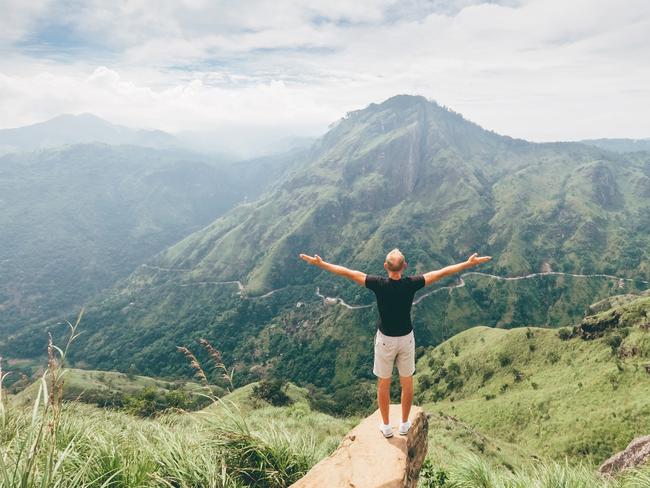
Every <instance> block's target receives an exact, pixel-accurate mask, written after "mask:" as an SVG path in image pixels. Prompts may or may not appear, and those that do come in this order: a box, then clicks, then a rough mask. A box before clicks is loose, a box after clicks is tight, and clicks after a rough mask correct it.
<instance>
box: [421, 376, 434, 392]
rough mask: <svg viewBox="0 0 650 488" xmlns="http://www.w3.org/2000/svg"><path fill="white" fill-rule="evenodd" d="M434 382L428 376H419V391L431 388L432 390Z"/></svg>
mask: <svg viewBox="0 0 650 488" xmlns="http://www.w3.org/2000/svg"><path fill="white" fill-rule="evenodd" d="M431 385H432V381H431V376H430V375H428V374H421V375H418V390H419V391H426V390H428V389H429V388H431Z"/></svg>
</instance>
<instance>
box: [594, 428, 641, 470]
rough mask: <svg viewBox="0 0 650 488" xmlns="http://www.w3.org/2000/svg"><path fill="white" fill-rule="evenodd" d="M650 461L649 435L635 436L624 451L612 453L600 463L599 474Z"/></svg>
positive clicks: (633, 466)
mask: <svg viewBox="0 0 650 488" xmlns="http://www.w3.org/2000/svg"><path fill="white" fill-rule="evenodd" d="M649 461H650V435H646V436H643V437H637V438H636V439H634V440H633V441H632V442H630V443H629V444H628V446H627V447H626V448H625V450H624V451H621V452H619V453H617V454H614V455H613V456H612V457H611V458H609V459H608V460H607V461H605V462H604V463H603V464H601V465H600V467H599V468H598V471H599V472H600V473H601V474H605V475H613V474H616V473H618V472H620V471H623V470H624V469H629V468H638V467H639V466H641V465H643V464H645V463H647V462H649Z"/></svg>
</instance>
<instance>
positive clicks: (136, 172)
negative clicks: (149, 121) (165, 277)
mask: <svg viewBox="0 0 650 488" xmlns="http://www.w3.org/2000/svg"><path fill="white" fill-rule="evenodd" d="M294 157H295V154H292V155H287V156H282V157H280V156H278V157H274V158H268V159H265V160H256V161H248V162H241V163H214V162H213V161H210V160H207V162H206V160H205V158H204V157H203V156H197V155H193V154H189V153H186V152H180V151H175V150H173V151H172V150H169V151H158V150H153V149H146V148H141V147H135V146H109V145H105V144H87V145H76V146H65V147H63V148H59V149H47V150H42V151H36V152H31V153H21V154H16V155H6V156H4V157H2V158H0V205H1V206H2V212H0V226H1V227H2V233H0V276H1V277H2V278H1V279H0V337H2V336H3V335H5V334H7V333H11V332H13V331H15V330H19V329H20V328H22V327H23V326H25V325H26V324H27V323H29V322H35V321H40V320H44V319H54V320H56V321H58V320H61V319H62V318H64V317H65V316H66V314H68V313H70V309H71V308H78V307H80V306H82V305H83V304H84V303H85V302H86V301H88V300H89V298H90V297H92V296H94V295H95V294H97V293H98V292H100V291H101V290H103V289H105V288H107V287H109V286H111V285H112V284H114V283H115V282H116V281H117V280H118V279H120V278H123V277H125V276H127V275H128V274H129V273H130V272H132V271H133V269H134V268H135V267H136V266H138V265H139V264H140V263H142V262H143V261H145V260H147V259H149V258H150V257H151V256H153V255H155V254H156V253H158V252H159V251H161V250H163V249H165V248H166V247H167V246H169V245H171V244H173V243H175V242H177V241H178V240H180V239H181V238H183V237H185V236H186V235H187V234H189V233H191V232H193V231H196V230H198V229H200V228H201V227H202V226H204V225H206V224H208V223H209V222H211V221H212V220H213V219H214V218H216V217H217V216H219V215H220V214H222V213H223V212H224V211H226V210H227V209H229V208H232V207H233V206H234V205H235V204H236V203H238V202H240V201H245V200H246V199H247V198H255V196H256V195H258V194H259V192H260V191H262V189H264V188H267V187H268V185H269V184H271V183H272V181H273V179H274V178H276V177H277V176H278V175H279V174H280V173H281V172H282V171H284V168H285V167H286V165H287V164H289V163H290V162H291V161H293V158H294ZM265 173H266V174H265ZM72 313H75V312H72Z"/></svg>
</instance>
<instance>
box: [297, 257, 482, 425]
mask: <svg viewBox="0 0 650 488" xmlns="http://www.w3.org/2000/svg"><path fill="white" fill-rule="evenodd" d="M300 257H301V258H302V259H304V260H305V261H307V262H308V263H309V264H313V265H314V266H318V267H319V268H321V269H324V270H326V271H329V272H330V273H334V274H336V275H339V276H343V277H344V278H348V279H350V280H352V281H354V282H355V283H357V284H358V285H361V286H365V287H366V288H369V289H371V290H372V291H373V292H374V293H375V296H376V298H377V308H378V309H379V317H380V321H379V324H378V330H377V333H376V335H375V361H374V367H373V373H374V374H375V376H377V377H378V382H377V403H378V404H379V410H380V412H381V418H382V422H383V424H382V425H380V426H379V429H380V430H381V432H382V433H383V434H384V437H392V436H393V428H392V426H391V425H390V420H389V418H388V407H389V404H390V381H391V376H392V374H393V365H394V363H395V362H397V370H398V372H399V380H400V384H401V386H402V397H401V404H402V422H401V424H400V426H399V429H398V432H399V433H400V434H401V435H406V433H407V432H408V430H409V428H410V427H411V422H410V421H409V419H408V418H409V413H410V412H411V404H412V402H413V373H414V372H415V337H414V335H413V326H412V325H411V306H412V305H413V296H414V295H415V292H416V291H418V290H419V289H420V288H422V287H424V286H428V285H430V284H431V283H433V282H434V281H438V280H439V279H441V278H444V277H446V276H449V275H452V274H455V273H459V272H461V271H464V270H466V269H468V268H472V267H474V266H476V265H478V264H481V263H485V262H487V261H489V260H490V259H492V258H491V257H490V256H479V255H478V254H476V253H474V254H472V255H471V256H470V257H469V259H468V260H467V261H465V262H463V263H458V264H453V265H451V266H447V267H445V268H442V269H438V270H435V271H429V272H428V273H424V274H420V275H416V276H409V277H406V278H403V277H402V273H403V272H404V270H405V269H406V266H407V263H406V259H405V258H404V255H403V254H402V253H401V252H400V250H399V249H393V250H392V251H391V252H389V253H388V255H387V256H386V261H385V262H384V269H385V270H386V271H387V272H388V278H385V277H382V276H375V275H367V274H366V273H363V272H361V271H355V270H352V269H348V268H346V267H345V266H339V265H336V264H331V263H327V262H325V261H323V260H322V259H321V257H320V256H319V255H318V254H316V255H315V256H313V257H312V256H308V255H306V254H301V255H300Z"/></svg>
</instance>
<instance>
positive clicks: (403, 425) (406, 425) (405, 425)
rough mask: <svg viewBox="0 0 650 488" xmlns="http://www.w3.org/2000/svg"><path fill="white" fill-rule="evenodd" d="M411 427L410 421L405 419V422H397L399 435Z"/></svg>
mask: <svg viewBox="0 0 650 488" xmlns="http://www.w3.org/2000/svg"><path fill="white" fill-rule="evenodd" d="M410 428H411V421H410V420H407V421H406V422H402V423H401V424H399V430H398V432H399V435H406V434H408V431H409V429H410Z"/></svg>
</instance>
